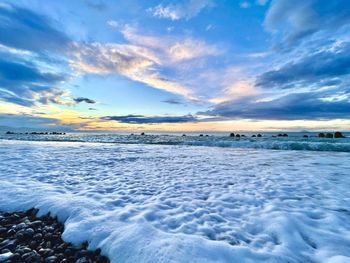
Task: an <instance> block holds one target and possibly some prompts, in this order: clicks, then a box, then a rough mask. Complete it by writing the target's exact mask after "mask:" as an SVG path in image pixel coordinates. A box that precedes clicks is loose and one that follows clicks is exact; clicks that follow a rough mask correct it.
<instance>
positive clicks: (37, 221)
mask: <svg viewBox="0 0 350 263" xmlns="http://www.w3.org/2000/svg"><path fill="white" fill-rule="evenodd" d="M42 223H43V222H42V221H40V220H36V221H34V222H31V223H30V227H34V228H37V227H39V226H41V224H42Z"/></svg>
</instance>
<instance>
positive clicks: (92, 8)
mask: <svg viewBox="0 0 350 263" xmlns="http://www.w3.org/2000/svg"><path fill="white" fill-rule="evenodd" d="M349 32H350V1H348V0H333V1H325V0H293V1H291V0H177V1H175V0H164V1H154V0H148V1H142V0H127V1H126V0H125V1H123V0H120V1H115V0H114V1H113V0H74V1H72V0H60V1H44V0H16V1H1V0H0V126H2V127H6V128H7V127H12V128H20V127H25V128H35V129H41V130H67V131H122V132H135V131H171V132H177V131H179V132H180V131H277V130H289V131H301V130H310V131H313V130H315V131H316V130H317V131H319V130H347V131H349V130H350V33H349Z"/></svg>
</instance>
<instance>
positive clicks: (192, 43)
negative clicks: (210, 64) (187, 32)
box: [167, 38, 221, 61]
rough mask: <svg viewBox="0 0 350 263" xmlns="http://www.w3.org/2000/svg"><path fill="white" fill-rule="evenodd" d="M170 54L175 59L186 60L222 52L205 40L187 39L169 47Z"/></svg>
mask: <svg viewBox="0 0 350 263" xmlns="http://www.w3.org/2000/svg"><path fill="white" fill-rule="evenodd" d="M167 50H169V51H168V55H169V57H170V58H171V60H173V61H186V60H191V59H194V58H200V57H206V56H215V55H219V54H220V53H221V52H220V50H219V49H218V48H217V47H216V46H211V45H207V44H206V43H205V42H204V41H199V40H194V39H191V38H189V39H185V40H184V41H181V42H177V43H175V44H173V45H172V46H171V47H170V48H168V49H167Z"/></svg>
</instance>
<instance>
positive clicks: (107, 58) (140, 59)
mask: <svg viewBox="0 0 350 263" xmlns="http://www.w3.org/2000/svg"><path fill="white" fill-rule="evenodd" d="M73 57H74V58H73V60H72V61H71V66H72V67H73V68H74V69H75V70H77V71H79V72H82V73H93V74H120V75H123V76H126V77H128V78H130V79H132V80H135V81H139V82H142V83H145V84H147V85H149V86H151V87H153V88H157V89H161V90H165V91H168V92H171V93H175V94H179V95H182V96H184V97H186V98H188V99H194V96H193V95H192V92H191V91H190V90H189V89H188V88H187V87H184V86H183V85H181V84H180V83H177V82H176V81H173V80H170V79H167V78H165V77H162V76H161V75H160V74H159V73H158V72H157V71H156V70H155V67H156V66H159V65H161V61H160V60H159V58H158V57H157V56H156V55H155V54H154V53H153V52H152V51H150V50H148V49H146V48H143V47H139V46H134V45H128V44H124V45H121V44H101V43H94V44H90V45H87V44H76V48H75V51H74V54H73Z"/></svg>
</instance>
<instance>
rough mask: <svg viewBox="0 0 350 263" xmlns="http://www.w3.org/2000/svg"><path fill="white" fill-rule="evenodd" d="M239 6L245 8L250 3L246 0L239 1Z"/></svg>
mask: <svg viewBox="0 0 350 263" xmlns="http://www.w3.org/2000/svg"><path fill="white" fill-rule="evenodd" d="M239 6H240V7H241V8H244V9H245V8H249V7H251V5H250V3H249V2H247V1H243V2H241V3H240V4H239Z"/></svg>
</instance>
